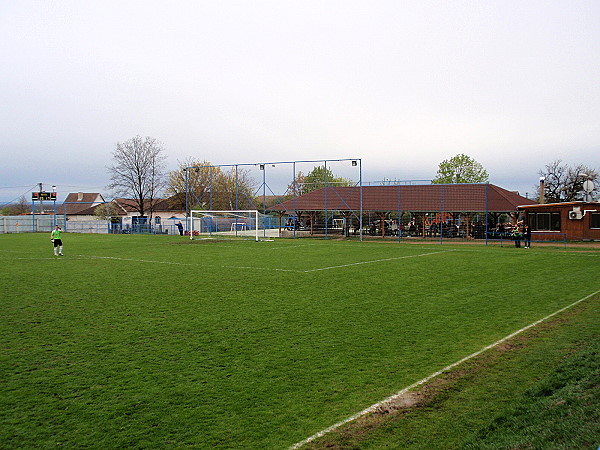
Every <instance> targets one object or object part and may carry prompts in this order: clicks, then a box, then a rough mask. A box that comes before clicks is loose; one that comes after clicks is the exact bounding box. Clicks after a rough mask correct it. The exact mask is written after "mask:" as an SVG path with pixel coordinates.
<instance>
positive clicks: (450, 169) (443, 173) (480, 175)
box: [432, 153, 489, 184]
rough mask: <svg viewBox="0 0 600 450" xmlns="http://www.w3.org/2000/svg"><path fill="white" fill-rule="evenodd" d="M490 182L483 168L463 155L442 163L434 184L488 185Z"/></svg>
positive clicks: (433, 181)
mask: <svg viewBox="0 0 600 450" xmlns="http://www.w3.org/2000/svg"><path fill="white" fill-rule="evenodd" d="M488 180H489V175H488V173H487V171H486V170H485V169H484V168H483V166H482V165H481V164H480V163H478V162H477V161H475V160H474V159H473V158H471V157H470V156H467V155H465V154H462V153H461V154H458V155H456V156H454V157H452V158H450V159H446V160H444V161H442V162H441V163H440V165H439V167H438V171H437V175H436V177H435V178H434V179H433V180H432V183H435V184H455V183H486V182H487V181H488Z"/></svg>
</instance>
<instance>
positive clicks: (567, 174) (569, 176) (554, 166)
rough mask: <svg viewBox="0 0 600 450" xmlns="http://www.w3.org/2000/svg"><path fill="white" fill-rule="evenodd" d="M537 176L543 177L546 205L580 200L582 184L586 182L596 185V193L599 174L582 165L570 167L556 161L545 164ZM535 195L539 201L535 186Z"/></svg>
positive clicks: (537, 187)
mask: <svg viewBox="0 0 600 450" xmlns="http://www.w3.org/2000/svg"><path fill="white" fill-rule="evenodd" d="M539 174H540V176H541V177H544V198H545V201H546V202H548V203H559V202H572V201H575V200H581V199H582V197H583V195H582V191H583V183H584V182H585V181H586V180H592V181H593V182H594V184H595V185H596V189H594V191H595V192H596V193H597V192H598V187H597V186H598V180H599V178H600V174H599V173H598V171H597V170H595V169H592V168H590V167H588V166H585V165H583V164H579V165H577V166H573V167H571V166H569V165H567V164H565V163H563V162H562V161H561V160H560V159H558V160H556V161H553V162H551V163H550V164H547V165H546V167H545V168H544V169H543V170H540V171H539ZM536 194H537V198H538V199H539V197H540V187H539V186H536Z"/></svg>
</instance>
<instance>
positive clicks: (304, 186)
mask: <svg viewBox="0 0 600 450" xmlns="http://www.w3.org/2000/svg"><path fill="white" fill-rule="evenodd" d="M352 184H353V183H352V181H351V180H347V179H345V178H342V177H337V176H335V174H334V173H333V172H332V171H331V169H329V168H328V167H327V168H325V166H316V167H314V168H313V170H311V171H310V172H308V173H307V174H306V175H304V174H303V173H302V172H298V174H297V175H296V179H295V183H294V182H292V183H291V184H290V185H289V186H288V191H289V192H291V195H294V192H295V193H296V195H304V194H308V193H309V192H312V191H316V190H317V189H321V188H323V187H325V186H352Z"/></svg>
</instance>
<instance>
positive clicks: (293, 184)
mask: <svg viewBox="0 0 600 450" xmlns="http://www.w3.org/2000/svg"><path fill="white" fill-rule="evenodd" d="M292 166H293V171H294V176H293V177H292V186H293V187H294V227H293V228H294V239H296V222H297V221H298V212H297V211H296V197H297V193H296V191H297V187H296V186H297V185H296V161H294V162H293V163H292ZM311 224H312V221H311ZM311 226H312V225H311Z"/></svg>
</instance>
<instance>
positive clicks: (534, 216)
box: [528, 212, 560, 231]
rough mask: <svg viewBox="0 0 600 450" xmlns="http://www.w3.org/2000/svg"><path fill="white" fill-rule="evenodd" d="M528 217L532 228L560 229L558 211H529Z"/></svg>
mask: <svg viewBox="0 0 600 450" xmlns="http://www.w3.org/2000/svg"><path fill="white" fill-rule="evenodd" d="M528 219H529V224H530V225H531V227H532V229H533V230H537V231H560V213H559V212H539V213H529V214H528Z"/></svg>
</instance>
